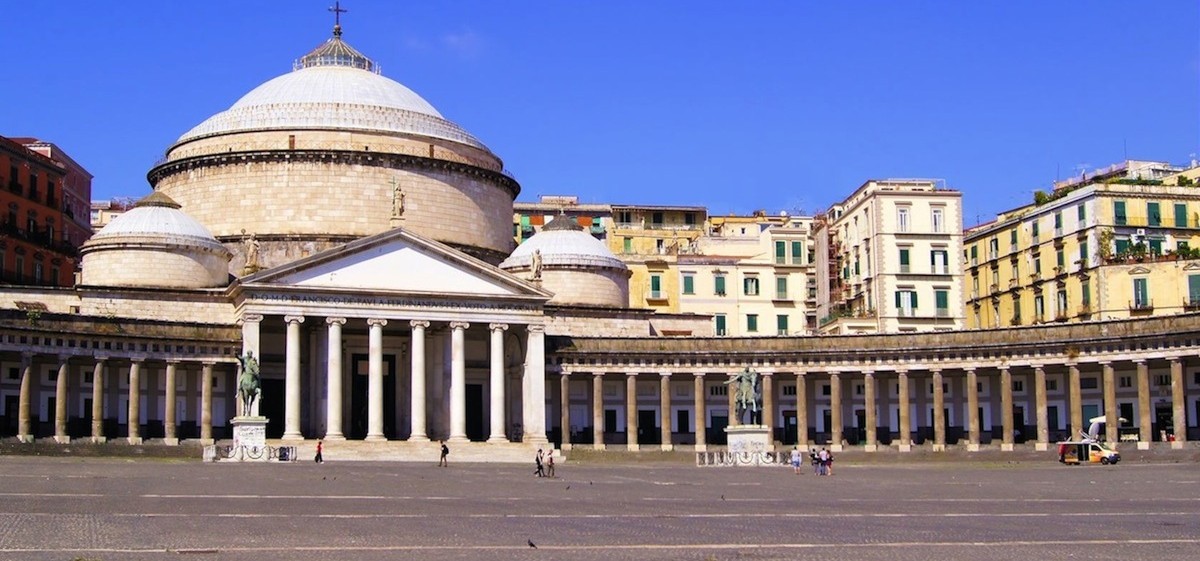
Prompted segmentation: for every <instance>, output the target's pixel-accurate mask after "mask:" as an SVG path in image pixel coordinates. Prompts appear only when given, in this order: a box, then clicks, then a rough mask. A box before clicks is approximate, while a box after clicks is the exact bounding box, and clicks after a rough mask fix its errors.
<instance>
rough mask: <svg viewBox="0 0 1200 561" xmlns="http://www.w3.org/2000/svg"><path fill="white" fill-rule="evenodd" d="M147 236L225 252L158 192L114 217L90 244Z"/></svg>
mask: <svg viewBox="0 0 1200 561" xmlns="http://www.w3.org/2000/svg"><path fill="white" fill-rule="evenodd" d="M144 236H167V237H171V238H177V239H178V240H179V241H180V242H187V243H190V244H195V245H199V246H208V247H212V248H214V249H215V248H217V247H220V248H222V249H224V246H222V245H221V244H220V242H218V241H217V239H216V238H214V237H213V235H212V233H210V232H209V231H208V229H207V228H205V227H204V226H203V225H201V224H200V223H199V222H197V221H196V219H195V218H192V217H191V216H188V215H187V214H185V213H184V212H183V211H181V210H179V203H177V202H175V201H174V200H172V199H171V197H168V196H166V195H164V194H162V193H159V192H158V191H155V192H154V193H152V194H150V195H149V196H148V197H146V198H144V199H142V200H140V201H138V202H137V203H136V204H134V205H133V208H132V209H130V210H129V211H128V212H126V213H124V214H121V215H120V216H117V217H116V218H114V219H113V220H112V222H109V223H108V224H107V225H106V226H104V228H101V229H100V231H99V232H97V233H96V234H95V235H93V236H92V237H91V239H90V240H88V243H91V242H99V241H104V240H108V239H113V238H127V237H144ZM93 245H94V244H93Z"/></svg>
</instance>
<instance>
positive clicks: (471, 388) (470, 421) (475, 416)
mask: <svg viewBox="0 0 1200 561" xmlns="http://www.w3.org/2000/svg"><path fill="white" fill-rule="evenodd" d="M467 439H469V440H474V441H476V442H478V441H482V440H484V435H483V385H482V384H467Z"/></svg>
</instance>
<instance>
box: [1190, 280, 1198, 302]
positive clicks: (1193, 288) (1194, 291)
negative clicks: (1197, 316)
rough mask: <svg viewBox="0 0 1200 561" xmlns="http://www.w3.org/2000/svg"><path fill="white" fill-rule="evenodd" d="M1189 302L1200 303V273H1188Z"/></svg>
mask: <svg viewBox="0 0 1200 561" xmlns="http://www.w3.org/2000/svg"><path fill="white" fill-rule="evenodd" d="M1188 303H1190V304H1196V303H1200V275H1188Z"/></svg>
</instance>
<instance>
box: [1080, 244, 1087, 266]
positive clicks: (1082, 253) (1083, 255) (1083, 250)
mask: <svg viewBox="0 0 1200 561" xmlns="http://www.w3.org/2000/svg"><path fill="white" fill-rule="evenodd" d="M1079 261H1081V262H1082V264H1083V266H1084V267H1087V265H1088V244H1087V242H1079Z"/></svg>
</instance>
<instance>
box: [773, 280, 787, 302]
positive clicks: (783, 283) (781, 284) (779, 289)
mask: <svg viewBox="0 0 1200 561" xmlns="http://www.w3.org/2000/svg"><path fill="white" fill-rule="evenodd" d="M775 295H776V296H779V297H780V298H784V297H787V277H775Z"/></svg>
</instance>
